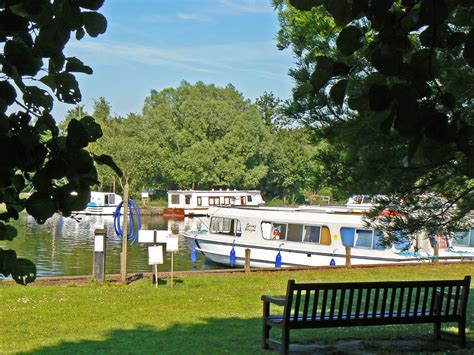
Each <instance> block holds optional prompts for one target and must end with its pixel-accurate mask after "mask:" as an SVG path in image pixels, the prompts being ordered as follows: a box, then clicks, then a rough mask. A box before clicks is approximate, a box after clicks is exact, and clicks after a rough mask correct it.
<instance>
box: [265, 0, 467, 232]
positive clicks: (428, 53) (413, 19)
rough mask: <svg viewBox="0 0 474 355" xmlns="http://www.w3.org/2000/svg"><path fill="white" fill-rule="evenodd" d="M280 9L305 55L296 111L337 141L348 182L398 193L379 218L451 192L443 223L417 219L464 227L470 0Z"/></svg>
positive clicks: (294, 3)
mask: <svg viewBox="0 0 474 355" xmlns="http://www.w3.org/2000/svg"><path fill="white" fill-rule="evenodd" d="M274 4H275V6H276V8H277V9H278V11H279V16H280V22H281V24H282V30H281V31H280V33H279V37H278V38H279V46H280V48H287V47H290V46H291V47H292V49H293V52H294V54H295V56H296V58H297V68H296V69H293V70H292V72H291V75H292V76H293V77H294V78H295V81H296V87H295V89H294V95H293V96H294V101H293V103H292V104H291V105H290V107H289V108H288V111H289V112H290V113H292V114H293V115H294V117H297V118H298V119H299V120H301V121H303V122H305V123H306V124H308V125H311V126H313V127H317V128H318V129H319V132H318V136H319V138H320V139H325V140H326V141H327V142H328V143H329V147H328V149H325V150H323V151H322V155H320V159H321V161H324V162H325V163H326V164H325V165H326V167H327V168H328V171H329V170H330V169H331V165H330V164H336V165H339V166H340V167H341V169H342V171H343V173H344V174H343V175H345V176H341V171H340V170H339V171H338V172H335V173H339V177H338V179H339V184H340V185H339V186H345V187H346V191H354V190H355V189H357V188H359V189H361V188H365V189H371V190H373V191H378V193H385V194H388V195H390V196H391V197H392V198H391V199H387V200H385V202H384V203H382V204H381V205H380V206H379V210H378V211H376V213H379V212H380V211H381V210H383V209H385V208H387V207H390V208H393V206H394V203H395V205H397V206H403V205H404V203H406V202H407V201H411V204H410V206H412V207H413V206H416V207H417V210H418V209H420V213H417V214H415V215H418V216H426V214H425V213H421V212H422V211H421V210H424V211H425V212H428V213H429V210H430V209H431V208H432V205H433V204H434V202H433V200H432V199H430V198H426V197H429V196H442V197H443V198H436V201H438V202H439V201H444V203H445V204H444V205H443V206H441V205H439V204H438V203H436V206H437V207H438V209H437V211H438V212H440V213H441V215H442V216H443V217H444V218H431V219H427V220H425V222H423V221H422V219H423V217H420V218H419V219H418V220H417V223H420V225H423V226H424V227H425V228H427V229H428V230H430V231H435V230H439V231H443V230H446V226H450V227H451V228H448V229H450V230H455V229H456V228H459V227H460V222H461V220H462V219H463V217H464V216H465V215H466V213H467V212H468V211H469V209H471V208H472V206H473V205H474V181H473V179H474V164H473V161H474V134H473V132H474V115H473V111H472V110H473V109H472V103H473V89H474V74H473V71H472V68H473V67H474V30H473V23H474V20H473V16H472V14H473V13H474V4H473V3H472V1H464V0H452V1H451V0H449V1H448V0H400V1H393V0H389V1H368V0H354V1H351V2H346V1H337V0H327V1H321V0H308V1H303V0H290V1H289V4H290V5H291V6H290V5H288V3H287V2H285V1H274ZM299 10H300V11H299ZM305 30H306V31H305ZM379 149H380V150H379ZM331 176H332V178H333V180H334V177H336V178H337V174H335V175H334V174H333V175H331ZM344 180H346V181H348V182H349V183H347V184H344V183H343V181H344ZM347 187H349V188H347ZM453 206H456V210H455V213H451V212H452V211H453V209H452V207H453ZM431 213H433V210H431ZM393 235H394V233H391V236H393Z"/></svg>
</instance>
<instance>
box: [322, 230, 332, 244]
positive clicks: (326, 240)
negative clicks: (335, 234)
mask: <svg viewBox="0 0 474 355" xmlns="http://www.w3.org/2000/svg"><path fill="white" fill-rule="evenodd" d="M321 244H324V245H330V244H331V232H330V231H329V228H328V227H326V226H323V228H322V230H321Z"/></svg>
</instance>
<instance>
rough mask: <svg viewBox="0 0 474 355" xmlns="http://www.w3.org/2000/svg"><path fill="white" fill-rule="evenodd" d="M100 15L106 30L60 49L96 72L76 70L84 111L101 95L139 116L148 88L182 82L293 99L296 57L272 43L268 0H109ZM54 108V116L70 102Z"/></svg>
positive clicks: (116, 109)
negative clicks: (292, 72) (88, 72)
mask: <svg viewBox="0 0 474 355" xmlns="http://www.w3.org/2000/svg"><path fill="white" fill-rule="evenodd" d="M100 12H101V13H102V14H104V15H105V17H106V18H107V21H108V28H107V32H106V33H105V34H103V35H101V36H99V37H97V38H89V37H87V38H86V37H85V38H84V39H83V40H81V41H76V40H73V39H71V41H70V42H69V43H68V45H67V47H66V51H65V53H66V55H67V56H76V57H78V58H80V59H81V60H82V61H83V62H84V63H85V64H87V65H89V66H91V67H92V68H93V70H94V74H93V75H91V76H88V75H84V74H78V75H77V79H78V81H79V84H80V87H81V91H82V94H83V99H82V104H84V105H85V109H86V110H87V111H88V112H89V113H91V111H92V107H93V102H94V99H97V98H99V97H100V96H103V97H105V98H106V99H107V101H109V102H110V104H111V106H112V112H113V113H114V114H116V115H122V116H123V115H126V114H128V113H130V112H133V113H139V112H141V109H142V106H143V102H144V99H145V97H147V96H148V95H149V93H150V90H152V89H156V90H162V89H164V88H166V87H176V86H178V85H179V83H180V82H181V81H182V80H186V81H188V82H190V83H195V82H196V81H199V80H201V81H203V82H205V83H208V84H209V83H214V84H216V85H218V86H225V85H227V84H228V83H231V84H233V85H234V86H235V87H236V88H237V90H238V91H240V92H242V94H243V95H244V97H245V98H247V99H251V100H252V101H253V100H255V98H257V97H259V96H260V95H262V94H263V93H264V91H272V92H273V93H274V94H275V95H276V96H278V97H280V98H282V99H287V98H289V97H290V94H291V88H292V81H291V78H290V77H289V76H288V70H289V69H290V68H291V67H292V66H293V58H292V56H291V53H290V52H289V51H288V50H286V51H283V52H282V51H279V50H278V49H277V48H276V42H275V37H276V33H277V31H278V20H277V14H276V12H275V11H274V10H273V8H272V5H271V0H134V1H130V0H106V1H105V4H104V6H103V7H102V9H101V10H100ZM55 106H56V107H55V109H54V110H53V113H54V115H55V117H57V118H58V119H62V118H63V117H64V115H65V112H66V111H67V109H69V108H71V107H72V106H70V105H64V104H61V103H55Z"/></svg>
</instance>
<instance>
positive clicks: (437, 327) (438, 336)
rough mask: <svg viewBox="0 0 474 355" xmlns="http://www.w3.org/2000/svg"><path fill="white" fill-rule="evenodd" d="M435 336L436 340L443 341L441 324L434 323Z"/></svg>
mask: <svg viewBox="0 0 474 355" xmlns="http://www.w3.org/2000/svg"><path fill="white" fill-rule="evenodd" d="M433 330H434V336H435V338H436V339H441V322H435V323H434V327H433Z"/></svg>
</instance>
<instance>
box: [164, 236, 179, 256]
mask: <svg viewBox="0 0 474 355" xmlns="http://www.w3.org/2000/svg"><path fill="white" fill-rule="evenodd" d="M178 239H179V238H178V237H173V236H171V235H169V236H168V239H166V251H167V252H173V251H178Z"/></svg>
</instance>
